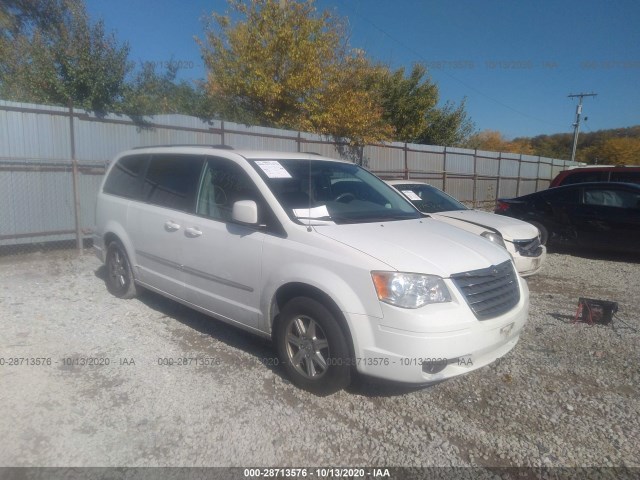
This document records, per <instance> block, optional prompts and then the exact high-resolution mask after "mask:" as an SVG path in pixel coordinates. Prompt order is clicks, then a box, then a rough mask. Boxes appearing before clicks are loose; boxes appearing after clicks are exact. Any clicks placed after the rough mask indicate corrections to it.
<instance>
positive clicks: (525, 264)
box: [508, 245, 547, 277]
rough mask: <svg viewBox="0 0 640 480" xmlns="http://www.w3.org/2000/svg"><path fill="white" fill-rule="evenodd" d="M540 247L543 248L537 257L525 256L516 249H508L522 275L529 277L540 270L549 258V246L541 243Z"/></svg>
mask: <svg viewBox="0 0 640 480" xmlns="http://www.w3.org/2000/svg"><path fill="white" fill-rule="evenodd" d="M539 248H540V249H541V253H540V255H538V256H537V257H524V256H522V255H520V254H519V253H518V252H516V251H515V249H514V250H513V251H512V250H511V249H508V250H509V253H510V254H511V256H512V258H513V263H514V264H515V266H516V270H517V271H518V274H519V275H520V276H522V277H528V276H529V275H533V274H535V273H538V272H539V271H540V269H541V268H542V264H543V263H544V261H545V259H546V258H547V247H545V246H544V245H540V247H539Z"/></svg>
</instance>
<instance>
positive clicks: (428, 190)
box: [394, 183, 468, 213]
mask: <svg viewBox="0 0 640 480" xmlns="http://www.w3.org/2000/svg"><path fill="white" fill-rule="evenodd" d="M394 186H395V187H396V188H397V189H398V190H400V191H401V192H402V193H404V194H405V195H406V196H407V198H408V199H409V200H411V202H412V203H413V204H414V205H415V206H416V207H417V208H418V210H420V211H421V212H424V213H438V212H451V211H454V210H468V208H467V207H465V206H464V204H462V203H460V202H459V201H458V200H456V199H455V198H453V197H450V196H449V195H447V194H446V193H444V192H443V191H442V190H438V189H437V188H435V187H432V186H431V185H424V184H420V183H406V184H405V183H403V184H396V185H394Z"/></svg>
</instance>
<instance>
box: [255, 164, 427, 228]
mask: <svg viewBox="0 0 640 480" xmlns="http://www.w3.org/2000/svg"><path fill="white" fill-rule="evenodd" d="M251 163H252V165H253V167H254V168H255V169H256V171H257V172H258V173H259V174H260V176H261V177H262V178H263V179H264V181H265V182H266V184H267V185H268V187H269V188H270V189H271V191H272V192H273V194H274V196H275V197H276V198H277V199H278V201H279V202H280V204H281V205H282V207H283V208H284V209H285V210H286V212H287V214H288V215H289V217H290V218H291V219H292V220H294V221H298V222H301V223H313V224H316V225H317V224H323V223H329V222H331V223H337V224H342V223H367V222H383V221H392V220H406V219H412V218H420V217H421V216H422V215H421V214H420V212H418V211H417V210H416V209H415V208H414V207H413V205H411V203H410V202H408V201H407V200H405V199H404V198H403V197H402V195H400V194H398V192H396V191H395V190H394V189H393V188H391V187H389V186H388V185H387V184H386V183H384V182H383V181H382V180H380V179H379V178H378V177H376V176H375V175H373V174H371V173H369V172H368V171H366V170H365V169H364V168H361V167H359V166H357V165H354V164H350V163H342V162H332V161H327V160H301V159H278V160H252V161H251Z"/></svg>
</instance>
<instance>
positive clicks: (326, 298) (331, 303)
mask: <svg viewBox="0 0 640 480" xmlns="http://www.w3.org/2000/svg"><path fill="white" fill-rule="evenodd" d="M296 297H308V298H311V299H313V300H315V301H317V302H319V303H321V304H322V305H323V306H324V307H325V308H327V309H328V310H329V311H330V312H331V314H332V315H333V316H334V318H335V319H336V321H337V322H338V325H339V326H340V329H341V330H342V333H343V334H344V336H345V339H346V341H347V346H348V347H349V355H350V356H351V358H354V357H355V346H354V344H353V337H352V335H351V329H350V328H349V324H348V323H347V320H346V318H345V317H344V315H343V314H342V311H341V310H340V307H339V306H338V304H337V303H336V301H335V300H334V299H333V298H331V296H330V295H328V294H327V293H326V292H324V291H322V290H321V289H319V288H318V287H315V286H313V285H309V284H308V283H303V282H289V283H286V284H284V285H281V286H280V287H279V288H278V289H277V290H276V292H275V294H274V296H273V299H272V302H271V308H270V318H269V320H270V325H271V331H272V332H273V331H274V325H275V324H276V322H277V321H278V318H279V315H280V312H281V311H282V309H283V308H284V306H285V304H286V303H287V302H288V301H289V300H291V299H293V298H296Z"/></svg>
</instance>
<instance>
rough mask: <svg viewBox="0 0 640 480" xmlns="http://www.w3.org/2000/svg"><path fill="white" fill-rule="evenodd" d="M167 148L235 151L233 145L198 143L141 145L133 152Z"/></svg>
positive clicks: (134, 148)
mask: <svg viewBox="0 0 640 480" xmlns="http://www.w3.org/2000/svg"><path fill="white" fill-rule="evenodd" d="M167 147H204V148H217V149H220V150H233V147H232V146H231V145H223V144H220V145H202V144H197V143H180V144H171V145H141V146H139V147H133V149H132V150H139V149H141V148H167Z"/></svg>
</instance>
